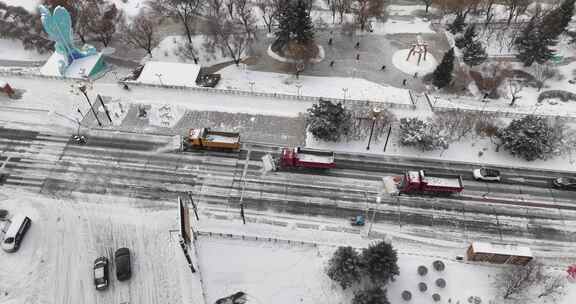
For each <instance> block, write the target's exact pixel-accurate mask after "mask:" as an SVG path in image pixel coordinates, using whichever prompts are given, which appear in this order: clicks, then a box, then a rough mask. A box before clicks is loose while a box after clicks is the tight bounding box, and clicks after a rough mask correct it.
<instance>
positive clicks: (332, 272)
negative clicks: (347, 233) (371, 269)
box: [326, 246, 362, 289]
mask: <svg viewBox="0 0 576 304" xmlns="http://www.w3.org/2000/svg"><path fill="white" fill-rule="evenodd" d="M326 274H327V275H328V277H330V278H331V279H332V280H334V281H336V282H338V283H339V284H340V286H342V289H346V288H348V287H350V286H352V285H354V284H356V283H359V282H360V280H361V278H362V276H361V265H360V255H359V254H358V252H357V251H356V249H354V248H352V247H350V246H348V247H338V249H337V250H336V251H335V252H334V255H333V256H332V258H331V259H330V261H328V268H327V269H326Z"/></svg>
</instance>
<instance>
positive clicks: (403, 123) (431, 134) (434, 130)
mask: <svg viewBox="0 0 576 304" xmlns="http://www.w3.org/2000/svg"><path fill="white" fill-rule="evenodd" d="M400 143H401V144H402V145H404V146H414V147H416V148H418V149H420V150H422V151H432V150H436V149H439V148H444V149H447V148H448V141H447V139H446V138H445V137H444V136H443V135H442V134H440V132H439V128H438V127H437V126H436V125H434V124H433V123H431V122H427V121H423V120H421V119H418V118H402V119H401V120H400Z"/></svg>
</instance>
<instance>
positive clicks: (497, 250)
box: [472, 242, 532, 257]
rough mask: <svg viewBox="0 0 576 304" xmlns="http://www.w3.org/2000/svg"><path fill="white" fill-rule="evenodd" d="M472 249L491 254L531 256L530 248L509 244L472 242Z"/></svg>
mask: <svg viewBox="0 0 576 304" xmlns="http://www.w3.org/2000/svg"><path fill="white" fill-rule="evenodd" d="M472 249H473V250H474V252H476V253H492V254H503V255H512V256H526V257H532V251H531V250H530V248H528V247H523V246H517V245H511V244H495V243H484V242H473V243H472Z"/></svg>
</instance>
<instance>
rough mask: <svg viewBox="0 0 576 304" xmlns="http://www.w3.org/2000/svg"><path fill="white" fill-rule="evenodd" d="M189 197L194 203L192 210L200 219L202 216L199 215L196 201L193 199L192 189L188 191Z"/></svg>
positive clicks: (197, 218)
mask: <svg viewBox="0 0 576 304" xmlns="http://www.w3.org/2000/svg"><path fill="white" fill-rule="evenodd" d="M187 193H188V198H189V199H190V202H191V203H192V210H193V211H194V216H196V220H197V221H199V220H200V218H199V217H198V209H197V208H196V203H194V199H192V191H188V192H187Z"/></svg>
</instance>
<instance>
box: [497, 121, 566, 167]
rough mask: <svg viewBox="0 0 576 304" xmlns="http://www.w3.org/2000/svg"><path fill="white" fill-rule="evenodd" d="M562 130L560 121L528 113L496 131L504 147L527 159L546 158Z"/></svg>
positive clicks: (553, 150)
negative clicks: (551, 120)
mask: <svg viewBox="0 0 576 304" xmlns="http://www.w3.org/2000/svg"><path fill="white" fill-rule="evenodd" d="M563 131H564V127H563V124H562V123H561V122H560V121H556V122H554V123H552V122H550V121H549V120H547V119H545V118H542V117H538V116H534V115H529V116H526V117H524V118H522V119H515V120H513V121H512V122H511V123H510V125H508V127H506V128H504V129H501V130H500V131H499V132H498V138H499V139H500V140H501V142H502V145H503V146H504V149H506V150H507V151H509V152H510V153H511V154H512V155H514V156H519V157H521V158H523V159H525V160H527V161H533V160H536V159H546V158H548V157H549V156H550V155H551V154H552V153H554V152H556V151H557V149H558V146H559V143H560V140H561V138H562V133H563Z"/></svg>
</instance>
